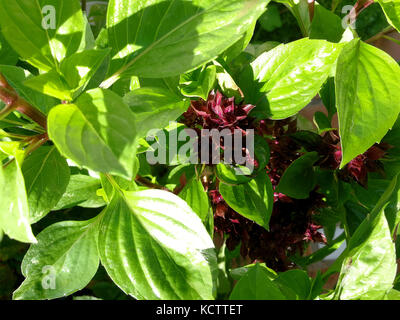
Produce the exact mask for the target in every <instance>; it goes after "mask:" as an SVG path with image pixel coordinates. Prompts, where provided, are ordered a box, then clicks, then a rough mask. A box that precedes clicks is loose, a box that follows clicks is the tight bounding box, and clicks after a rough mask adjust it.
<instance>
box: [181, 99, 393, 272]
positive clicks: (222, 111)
mask: <svg viewBox="0 0 400 320" xmlns="http://www.w3.org/2000/svg"><path fill="white" fill-rule="evenodd" d="M253 108H254V106H253V105H248V104H246V105H236V104H235V101H234V98H226V97H224V96H223V95H222V94H221V93H220V92H218V91H212V92H211V93H210V95H209V97H208V100H207V101H204V100H202V99H200V100H197V101H192V102H191V105H190V108H189V109H188V110H187V112H185V113H184V114H183V119H182V122H183V123H185V124H186V125H187V126H188V127H190V128H195V129H197V130H200V129H219V130H222V129H226V128H228V129H231V130H233V129H241V130H242V131H243V132H244V130H245V129H249V128H250V129H254V130H255V133H256V135H258V136H261V137H263V138H264V139H265V140H266V141H267V142H268V145H269V147H270V160H269V163H268V164H267V165H266V167H265V170H266V172H267V174H268V176H269V177H270V179H271V182H272V186H273V188H274V189H275V188H276V186H277V185H278V183H279V181H280V178H281V177H282V175H283V173H284V172H285V170H286V169H287V168H288V166H289V165H290V164H291V163H293V161H294V160H296V159H297V158H299V157H300V156H301V155H302V150H303V149H302V147H303V146H302V145H301V144H300V143H299V142H298V141H297V140H296V139H294V138H293V135H294V134H296V133H297V132H299V131H298V128H297V121H296V119H293V118H289V119H285V120H276V121H274V120H269V119H267V120H261V121H256V120H255V119H253V118H251V117H250V116H249V112H250V111H251V110H252V109H253ZM317 137H318V138H319V139H320V140H318V141H319V142H318V143H317V144H316V145H314V146H313V148H314V150H313V151H318V153H319V154H320V156H321V160H320V161H319V163H317V165H319V166H320V167H321V168H322V169H329V170H336V169H338V167H339V164H340V161H341V149H340V141H339V138H338V136H337V134H336V133H335V132H327V133H326V134H325V135H324V136H323V137H319V136H317ZM222 148H223V145H222ZM387 148H388V146H383V145H376V146H373V147H372V148H371V149H369V150H368V151H367V152H366V153H364V154H363V155H360V156H358V157H357V158H355V159H354V160H352V161H351V162H350V163H349V164H348V165H347V166H346V167H345V168H344V169H343V170H340V171H339V176H340V177H341V178H342V179H343V180H345V181H348V179H354V180H356V181H357V182H359V183H360V184H361V185H364V186H365V185H366V179H367V172H369V171H374V170H377V169H378V167H379V161H377V160H379V159H380V158H382V157H383V156H384V154H385V150H387ZM306 149H307V148H306ZM311 149H312V148H311ZM308 151H311V150H308ZM208 181H212V179H211V180H208ZM207 183H208V184H207V185H205V188H206V190H209V196H210V199H211V202H212V205H213V209H214V226H215V231H216V232H217V233H219V234H220V235H221V236H223V235H228V238H227V242H226V244H227V247H228V249H230V250H234V249H235V248H236V247H237V246H238V245H240V253H241V255H242V256H243V257H245V258H249V259H250V260H252V261H262V262H265V263H266V264H267V265H268V266H269V267H270V268H273V269H275V270H277V271H284V270H288V269H290V268H293V267H295V265H294V264H293V263H292V262H291V260H290V256H291V255H293V254H295V253H300V254H301V253H302V252H303V250H304V247H305V243H306V242H308V241H315V242H326V239H325V237H324V236H323V234H321V233H320V232H319V230H320V229H321V228H322V226H320V225H318V224H317V223H315V221H314V216H315V215H316V214H318V213H319V210H320V209H321V208H323V207H324V206H325V205H326V204H325V202H324V201H323V198H324V195H323V194H321V193H320V192H318V189H319V188H318V186H317V187H316V188H315V189H314V190H313V191H312V192H311V193H310V196H309V198H307V199H293V198H291V197H289V196H287V195H285V194H282V193H277V192H275V193H274V206H273V212H272V215H271V219H270V224H269V226H270V230H269V231H267V230H266V229H264V228H263V227H260V226H259V225H258V224H256V223H255V222H253V221H251V220H249V219H246V218H244V217H243V216H241V215H240V214H239V213H237V212H236V211H234V210H233V209H232V208H230V207H229V206H228V204H227V203H226V202H225V201H224V199H223V197H222V195H221V194H220V193H219V191H218V186H219V181H218V179H216V181H215V182H207Z"/></svg>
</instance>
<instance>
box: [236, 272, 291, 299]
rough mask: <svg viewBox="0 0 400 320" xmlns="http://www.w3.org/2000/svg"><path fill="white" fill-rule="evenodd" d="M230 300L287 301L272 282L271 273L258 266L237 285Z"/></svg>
mask: <svg viewBox="0 0 400 320" xmlns="http://www.w3.org/2000/svg"><path fill="white" fill-rule="evenodd" d="M229 299H230V300H286V298H285V296H284V295H283V293H282V292H281V291H280V290H279V287H278V286H277V285H276V284H275V283H274V282H273V281H271V280H270V273H269V272H268V271H267V270H265V268H263V267H261V266H260V265H259V264H256V265H255V267H253V268H251V269H249V271H247V272H246V273H245V274H244V276H242V277H241V278H240V280H239V281H238V282H237V283H236V285H235V287H234V288H233V291H232V293H231V295H230V297H229Z"/></svg>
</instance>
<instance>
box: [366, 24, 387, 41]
mask: <svg viewBox="0 0 400 320" xmlns="http://www.w3.org/2000/svg"><path fill="white" fill-rule="evenodd" d="M392 31H394V28H393V27H391V26H388V27H386V28H385V29H383V30H382V31H381V32H379V33H378V34H376V35H374V36H373V37H371V38H369V39H368V40H366V41H365V42H366V43H373V42H375V41H376V40H379V39H380V38H382V37H383V36H384V35H386V34H388V33H390V32H392Z"/></svg>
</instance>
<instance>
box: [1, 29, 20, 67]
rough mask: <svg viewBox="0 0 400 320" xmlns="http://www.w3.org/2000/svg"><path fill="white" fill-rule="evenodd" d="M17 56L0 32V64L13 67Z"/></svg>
mask: <svg viewBox="0 0 400 320" xmlns="http://www.w3.org/2000/svg"><path fill="white" fill-rule="evenodd" d="M17 61H18V54H17V53H16V52H15V51H14V50H13V49H12V48H11V47H10V45H9V44H8V42H7V41H6V39H4V36H3V34H2V33H1V30H0V64H7V65H15V64H16V63H17Z"/></svg>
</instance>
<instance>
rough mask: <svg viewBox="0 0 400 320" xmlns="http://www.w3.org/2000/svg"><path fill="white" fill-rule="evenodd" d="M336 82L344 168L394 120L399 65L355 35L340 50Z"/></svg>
mask: <svg viewBox="0 0 400 320" xmlns="http://www.w3.org/2000/svg"><path fill="white" fill-rule="evenodd" d="M335 84H336V107H337V110H338V117H339V131H340V137H341V145H342V151H343V158H342V162H341V164H340V167H341V168H343V167H344V166H345V165H346V164H347V163H348V162H349V161H351V160H352V159H353V158H355V157H356V156H358V155H359V154H361V153H363V152H365V151H366V150H368V148H370V147H371V146H372V145H373V144H374V143H376V142H379V141H380V140H381V139H382V138H383V137H384V135H385V134H386V133H387V131H388V130H389V129H390V128H392V126H393V124H394V123H395V121H396V119H397V116H398V114H399V111H400V106H399V104H398V103H397V101H399V100H400V67H399V66H398V64H397V63H396V61H394V60H393V59H392V58H391V57H390V56H389V55H388V54H387V53H385V52H383V51H382V50H380V49H377V48H375V47H373V46H370V45H368V44H366V43H363V42H362V41H360V40H359V39H355V40H353V41H351V42H349V43H348V44H347V45H346V46H345V47H344V48H343V51H342V53H341V54H340V57H339V59H338V62H337V69H336V77H335ZM382 110H384V112H382Z"/></svg>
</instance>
